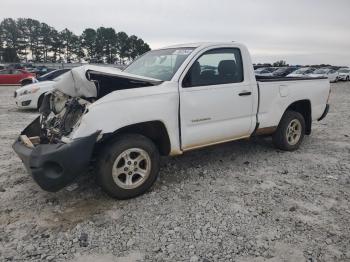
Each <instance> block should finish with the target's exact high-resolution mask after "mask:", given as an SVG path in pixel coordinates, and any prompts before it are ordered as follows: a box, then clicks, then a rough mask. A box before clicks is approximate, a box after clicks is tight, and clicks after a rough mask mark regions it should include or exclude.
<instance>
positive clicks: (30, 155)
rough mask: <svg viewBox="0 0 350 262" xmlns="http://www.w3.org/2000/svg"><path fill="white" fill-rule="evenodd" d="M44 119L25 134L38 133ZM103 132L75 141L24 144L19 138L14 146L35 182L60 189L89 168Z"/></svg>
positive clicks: (31, 125)
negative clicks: (97, 141) (29, 145)
mask: <svg viewBox="0 0 350 262" xmlns="http://www.w3.org/2000/svg"><path fill="white" fill-rule="evenodd" d="M38 132H39V133H40V120H39V117H38V118H36V119H35V120H34V121H33V122H32V123H31V124H30V125H29V126H28V127H27V128H26V129H24V131H23V132H22V133H21V135H27V136H28V137H32V136H38V135H39V133H38ZM98 134H99V132H95V133H93V134H91V135H90V136H87V137H82V138H77V139H75V140H73V141H72V142H71V143H68V144H65V143H63V142H62V143H59V144H38V145H36V146H34V148H31V147H28V146H26V145H24V144H23V143H22V142H21V140H20V139H19V138H18V139H17V140H16V141H15V142H14V144H13V146H12V147H13V149H14V151H15V152H16V153H17V155H18V156H19V157H20V159H21V160H22V162H23V164H24V166H25V168H26V169H27V171H28V172H29V173H30V174H31V175H32V177H33V179H34V180H35V182H36V183H37V184H38V185H39V186H40V187H41V188H42V189H44V190H46V191H50V192H56V191H58V190H60V189H62V188H64V187H65V186H67V185H69V184H70V183H72V182H73V181H74V180H75V179H76V178H77V177H78V176H79V175H80V174H82V173H83V172H84V171H86V169H87V167H88V165H89V162H90V158H91V155H92V151H93V148H94V145H95V142H96V139H97V136H98Z"/></svg>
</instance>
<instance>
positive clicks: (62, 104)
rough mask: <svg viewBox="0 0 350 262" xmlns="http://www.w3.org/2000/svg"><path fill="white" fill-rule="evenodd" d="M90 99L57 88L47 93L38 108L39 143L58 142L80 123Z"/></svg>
mask: <svg viewBox="0 0 350 262" xmlns="http://www.w3.org/2000/svg"><path fill="white" fill-rule="evenodd" d="M89 104H91V102H90V101H87V100H85V99H82V98H80V97H70V96H68V95H66V94H64V93H62V92H60V91H58V90H55V91H53V92H52V93H50V94H47V95H46V96H45V98H44V101H43V105H42V107H41V108H40V112H41V117H40V127H41V134H40V141H41V142H40V143H49V144H51V143H60V142H62V138H63V137H65V136H68V135H69V134H70V133H71V132H72V130H73V129H74V128H75V127H76V126H77V125H78V124H79V123H80V119H81V117H82V116H83V114H84V113H85V112H86V110H87V106H88V105H89Z"/></svg>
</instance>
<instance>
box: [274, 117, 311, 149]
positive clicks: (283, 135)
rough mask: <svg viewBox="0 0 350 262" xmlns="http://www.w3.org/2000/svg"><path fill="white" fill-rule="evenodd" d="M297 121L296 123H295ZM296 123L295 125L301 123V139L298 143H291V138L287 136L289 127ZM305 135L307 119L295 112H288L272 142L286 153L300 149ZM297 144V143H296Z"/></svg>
mask: <svg viewBox="0 0 350 262" xmlns="http://www.w3.org/2000/svg"><path fill="white" fill-rule="evenodd" d="M294 120H296V121H294ZM293 121H294V123H295V122H296V123H298V122H299V123H300V132H301V133H300V137H299V139H295V140H297V142H296V143H291V142H290V141H289V139H288V138H289V136H288V135H287V132H288V128H289V125H290V124H291V123H292V122H293ZM304 135H305V119H304V117H303V116H302V115H301V114H300V113H298V112H295V111H286V112H285V113H284V115H283V117H282V119H281V121H280V123H279V125H278V127H277V130H276V131H275V133H274V134H273V135H272V141H273V143H274V145H275V146H276V147H277V148H279V149H281V150H285V151H294V150H296V149H298V148H299V146H300V144H301V142H302V141H303V138H304ZM294 142H295V141H294Z"/></svg>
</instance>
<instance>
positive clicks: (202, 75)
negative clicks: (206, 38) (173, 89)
mask: <svg viewBox="0 0 350 262" xmlns="http://www.w3.org/2000/svg"><path fill="white" fill-rule="evenodd" d="M242 81H243V64H242V56H241V52H240V50H239V49H238V48H219V49H214V50H210V51H208V52H205V53H204V54H203V55H201V56H200V57H199V58H198V59H197V60H196V61H195V62H194V63H193V65H192V66H191V68H190V70H189V71H188V72H187V74H186V76H185V78H184V80H183V82H182V86H183V87H194V86H209V85H220V84H229V83H240V82H242Z"/></svg>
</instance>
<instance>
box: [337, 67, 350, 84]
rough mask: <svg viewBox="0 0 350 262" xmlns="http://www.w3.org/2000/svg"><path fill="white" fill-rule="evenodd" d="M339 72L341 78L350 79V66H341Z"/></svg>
mask: <svg viewBox="0 0 350 262" xmlns="http://www.w3.org/2000/svg"><path fill="white" fill-rule="evenodd" d="M338 73H339V76H338V79H339V80H344V81H350V68H340V69H339V70H338Z"/></svg>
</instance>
